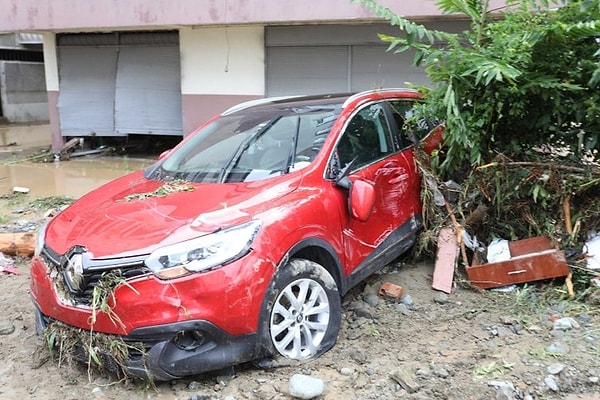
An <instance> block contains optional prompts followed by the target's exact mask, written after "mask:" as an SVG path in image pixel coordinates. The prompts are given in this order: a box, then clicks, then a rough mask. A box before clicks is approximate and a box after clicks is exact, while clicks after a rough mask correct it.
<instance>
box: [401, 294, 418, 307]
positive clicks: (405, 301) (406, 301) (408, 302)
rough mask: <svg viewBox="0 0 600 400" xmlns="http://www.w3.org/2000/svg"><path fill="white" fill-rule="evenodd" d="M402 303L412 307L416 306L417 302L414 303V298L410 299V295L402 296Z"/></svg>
mask: <svg viewBox="0 0 600 400" xmlns="http://www.w3.org/2000/svg"><path fill="white" fill-rule="evenodd" d="M400 303H402V304H406V305H407V306H409V307H411V306H413V305H414V304H415V302H414V301H413V298H412V297H410V295H409V294H405V295H404V296H402V298H400Z"/></svg>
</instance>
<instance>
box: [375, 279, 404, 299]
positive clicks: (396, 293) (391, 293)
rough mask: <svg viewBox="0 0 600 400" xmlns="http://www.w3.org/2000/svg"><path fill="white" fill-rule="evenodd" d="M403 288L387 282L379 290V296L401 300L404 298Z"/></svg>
mask: <svg viewBox="0 0 600 400" xmlns="http://www.w3.org/2000/svg"><path fill="white" fill-rule="evenodd" d="M402 291H403V289H402V286H398V285H394V284H393V283H390V282H385V283H383V284H382V285H381V287H380V288H379V295H380V296H381V297H387V298H390V299H400V298H401V297H402Z"/></svg>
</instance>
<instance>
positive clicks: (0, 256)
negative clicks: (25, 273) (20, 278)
mask: <svg viewBox="0 0 600 400" xmlns="http://www.w3.org/2000/svg"><path fill="white" fill-rule="evenodd" d="M0 272H3V273H7V274H13V275H19V273H20V272H19V270H18V269H16V268H15V266H14V263H13V260H12V259H10V258H8V257H6V256H5V255H4V253H0Z"/></svg>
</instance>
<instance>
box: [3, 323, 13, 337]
mask: <svg viewBox="0 0 600 400" xmlns="http://www.w3.org/2000/svg"><path fill="white" fill-rule="evenodd" d="M14 331H15V326H14V325H4V326H0V335H1V336H5V335H10V334H11V333H13V332H14Z"/></svg>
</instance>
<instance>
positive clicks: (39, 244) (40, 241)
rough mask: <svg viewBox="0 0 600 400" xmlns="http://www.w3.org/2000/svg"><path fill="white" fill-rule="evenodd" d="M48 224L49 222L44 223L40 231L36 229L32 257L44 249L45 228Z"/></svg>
mask: <svg viewBox="0 0 600 400" xmlns="http://www.w3.org/2000/svg"><path fill="white" fill-rule="evenodd" d="M48 223H50V221H49V220H48V221H46V222H44V224H43V225H42V226H40V229H38V232H37V236H36V237H35V247H34V248H33V255H34V256H36V257H37V256H39V255H40V254H42V249H43V248H44V242H45V239H46V228H47V227H48Z"/></svg>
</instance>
